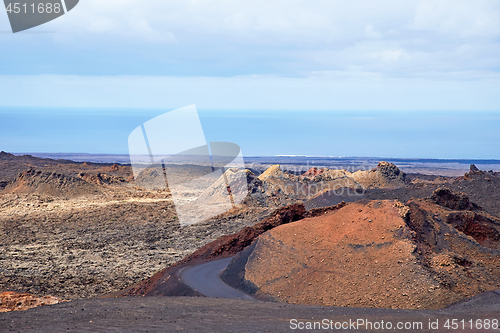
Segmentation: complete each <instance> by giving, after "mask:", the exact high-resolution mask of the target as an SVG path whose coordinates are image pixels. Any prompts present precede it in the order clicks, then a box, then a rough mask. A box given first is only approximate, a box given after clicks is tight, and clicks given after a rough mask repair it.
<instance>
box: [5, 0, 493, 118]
mask: <svg viewBox="0 0 500 333" xmlns="http://www.w3.org/2000/svg"><path fill="white" fill-rule="evenodd" d="M9 30H10V26H9V23H8V18H7V15H6V13H5V12H1V13H0V31H1V32H2V33H0V45H1V47H2V52H1V53H0V66H1V67H0V105H3V106H64V107H162V108H163V107H167V108H175V107H181V106H185V105H190V104H196V105H197V106H198V107H199V108H226V109H316V110H499V109H500V107H499V106H500V94H499V87H500V85H499V83H500V74H499V70H500V57H499V56H498V55H499V54H500V1H495V0H490V1H484V0H477V1H470V0H440V1H429V0H418V1H417V0H414V1H412V0H407V1H394V0H381V1H371V0H359V1H335V0H306V1H300V0H272V1H270V0H253V1H234V0H203V1H202V0H169V1H164V0H161V1H160V0H105V1H103V0H81V1H80V3H79V4H78V6H77V7H75V9H73V10H72V11H71V12H69V13H68V14H66V15H64V16H63V17H61V18H59V19H56V20H54V21H52V22H50V23H47V24H45V25H42V26H39V27H37V28H34V29H31V30H28V31H26V32H21V33H17V34H12V33H9Z"/></svg>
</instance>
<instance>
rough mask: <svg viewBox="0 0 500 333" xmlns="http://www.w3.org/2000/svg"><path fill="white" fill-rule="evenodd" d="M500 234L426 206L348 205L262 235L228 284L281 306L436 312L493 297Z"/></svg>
mask: <svg viewBox="0 0 500 333" xmlns="http://www.w3.org/2000/svg"><path fill="white" fill-rule="evenodd" d="M436 195H437V196H439V193H438V194H436ZM456 196H458V197H460V194H458V195H456ZM452 199H455V197H453V198H452ZM443 201H444V202H443ZM442 202H443V203H447V204H451V202H453V200H450V201H445V200H444V199H443V200H442ZM455 226H458V227H455ZM499 230H500V220H499V219H497V218H495V217H492V216H489V215H487V214H482V213H478V212H472V211H454V210H450V209H448V208H446V207H443V206H439V205H437V204H435V203H433V202H432V201H430V200H415V201H411V202H409V203H408V205H403V204H401V203H400V202H398V201H379V200H377V201H370V202H367V201H364V202H355V203H351V204H347V205H346V206H345V207H344V208H342V209H339V210H335V211H331V212H327V213H326V214H324V215H321V216H317V217H313V218H305V219H303V220H301V221H298V222H295V223H290V224H286V225H282V226H279V227H277V228H275V229H273V230H271V231H269V232H267V233H265V234H263V235H262V236H260V237H259V238H258V239H257V241H256V242H255V244H254V245H253V249H252V250H251V251H246V252H247V253H245V254H244V255H243V254H242V255H240V257H239V258H237V259H236V260H234V261H233V264H232V266H234V267H235V269H240V270H241V268H242V267H243V270H244V271H243V276H244V281H243V283H242V281H239V282H238V281H233V282H234V285H238V283H239V284H240V285H241V284H243V285H245V284H246V285H247V286H253V289H254V291H256V292H257V295H261V296H266V295H267V296H271V297H272V298H274V299H275V300H278V301H282V302H288V303H298V304H315V305H328V306H354V307H383V308H399V309H403V308H414V309H416V308H426V309H436V308H441V307H444V306H447V305H450V304H452V303H454V302H457V301H459V300H461V299H464V298H466V297H469V296H473V295H477V294H480V293H482V292H485V291H490V290H495V289H499V288H500V260H499V259H500V251H499V250H500V246H499V243H498V232H499ZM462 231H463V232H462ZM238 261H239V262H238ZM231 269H232V268H231V265H230V268H229V269H228V272H227V273H225V274H228V275H232V276H233V277H234V276H238V272H232V273H231ZM241 273H242V272H240V273H239V276H242V274H241ZM229 282H230V281H229ZM250 289H251V288H250Z"/></svg>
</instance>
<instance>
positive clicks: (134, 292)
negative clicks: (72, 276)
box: [108, 203, 345, 297]
mask: <svg viewBox="0 0 500 333" xmlns="http://www.w3.org/2000/svg"><path fill="white" fill-rule="evenodd" d="M344 205H345V203H341V204H339V205H337V206H332V207H328V208H322V209H316V210H313V211H309V212H307V211H306V210H305V209H304V206H303V205H301V204H295V205H290V206H286V207H283V208H280V209H277V210H276V211H274V212H273V213H272V214H271V215H270V216H268V217H266V218H265V219H262V221H261V222H259V223H257V224H255V225H253V226H252V227H245V228H243V229H241V230H240V231H239V232H238V233H235V234H230V235H225V236H222V237H220V238H218V239H216V240H214V241H213V242H210V243H208V244H207V245H205V246H203V247H201V248H199V249H198V250H196V251H195V252H193V253H192V254H190V255H189V256H187V257H185V258H183V259H182V260H180V261H178V262H177V263H175V264H174V265H172V266H169V267H167V268H165V269H163V270H162V271H160V272H158V273H156V274H155V275H153V276H152V277H150V278H148V279H145V280H143V281H141V282H140V283H137V284H135V285H133V286H131V287H129V288H127V289H124V290H122V291H119V292H116V293H112V294H109V295H108V297H119V296H201V294H199V293H198V292H197V291H195V290H193V289H191V288H190V287H188V286H186V285H185V284H184V283H183V282H182V281H181V280H180V278H179V272H180V271H181V270H182V269H183V268H184V267H187V266H189V265H193V264H198V263H203V262H206V261H210V260H214V259H220V258H227V257H230V256H234V255H235V254H237V253H238V252H241V251H243V250H245V249H247V248H249V246H250V245H251V244H252V242H253V241H254V240H255V239H256V238H257V237H258V236H259V235H261V234H263V233H264V232H266V231H268V230H271V229H273V228H275V227H277V226H279V225H282V224H286V223H291V222H294V221H297V220H301V219H303V218H305V217H310V216H318V215H322V214H325V212H328V211H331V210H336V209H340V208H342V207H343V206H344ZM250 247H251V246H250Z"/></svg>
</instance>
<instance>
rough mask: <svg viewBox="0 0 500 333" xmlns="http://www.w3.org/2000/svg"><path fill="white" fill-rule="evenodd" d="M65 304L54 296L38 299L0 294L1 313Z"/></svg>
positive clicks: (13, 294) (28, 295)
mask: <svg viewBox="0 0 500 333" xmlns="http://www.w3.org/2000/svg"><path fill="white" fill-rule="evenodd" d="M60 302H64V301H63V300H62V299H60V298H58V297H53V296H44V297H36V296H33V295H31V294H23V293H16V292H13V291H5V292H2V293H0V312H10V311H24V310H28V309H32V308H36V307H39V306H43V305H52V304H57V303H60Z"/></svg>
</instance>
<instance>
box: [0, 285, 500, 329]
mask: <svg viewBox="0 0 500 333" xmlns="http://www.w3.org/2000/svg"><path fill="white" fill-rule="evenodd" d="M452 318H456V319H459V320H461V319H465V320H466V321H468V320H469V319H473V320H474V322H476V320H477V319H482V320H484V319H494V318H496V319H500V294H497V293H495V292H488V293H485V294H482V295H480V296H476V297H474V298H472V299H469V300H467V301H465V302H461V303H459V304H457V305H455V306H452V307H450V308H446V309H442V310H422V311H420V310H389V309H366V308H340V307H319V306H306V305H291V304H281V303H270V302H262V301H248V300H240V299H221V298H205V297H199V298H197V297H129V298H117V299H82V300H77V301H72V302H68V303H60V304H57V305H53V306H43V307H39V308H35V309H31V310H28V311H24V312H10V313H3V314H0V332H50V333H55V332H178V331H182V332H210V333H213V332H243V333H244V332H296V331H301V330H297V329H295V330H292V329H291V323H290V320H292V319H297V325H298V322H299V321H300V322H303V323H305V322H307V321H316V322H318V321H322V320H323V319H326V320H327V321H328V322H329V321H332V322H333V323H334V325H335V323H345V322H349V321H356V320H358V319H360V320H361V319H362V320H367V321H370V322H372V324H373V323H375V322H378V323H380V322H381V321H382V320H383V321H384V323H386V324H387V322H388V321H389V322H391V323H392V324H393V325H396V324H397V323H398V322H403V323H407V322H409V323H411V324H413V323H414V322H422V325H423V329H422V330H403V331H405V332H416V331H418V332H450V330H448V329H446V328H444V324H445V322H446V319H452ZM429 320H430V321H431V322H435V321H436V320H439V329H438V330H429V329H428V323H429ZM302 331H309V332H311V330H302ZM316 331H318V332H319V331H323V332H324V331H333V330H316ZM341 331H344V332H348V331H351V330H349V329H348V330H341ZM352 331H372V330H366V328H365V326H360V327H359V329H358V330H352ZM376 331H377V332H379V331H380V332H384V331H391V332H397V331H398V330H395V329H392V330H382V329H379V330H376ZM451 331H452V330H451ZM479 331H481V332H482V331H483V330H479ZM486 331H487V332H499V331H500V330H493V329H489V330H486ZM312 332H314V330H312ZM460 332H472V330H470V329H466V330H460Z"/></svg>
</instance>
